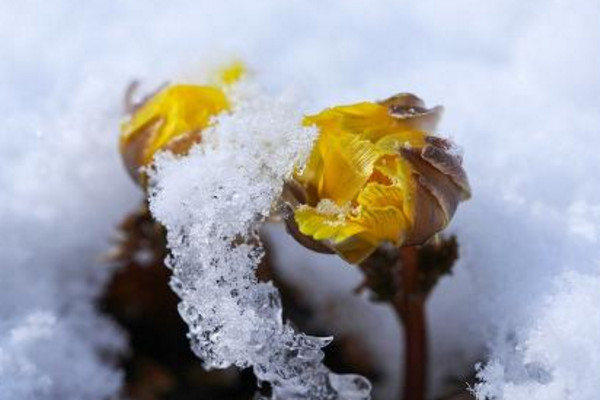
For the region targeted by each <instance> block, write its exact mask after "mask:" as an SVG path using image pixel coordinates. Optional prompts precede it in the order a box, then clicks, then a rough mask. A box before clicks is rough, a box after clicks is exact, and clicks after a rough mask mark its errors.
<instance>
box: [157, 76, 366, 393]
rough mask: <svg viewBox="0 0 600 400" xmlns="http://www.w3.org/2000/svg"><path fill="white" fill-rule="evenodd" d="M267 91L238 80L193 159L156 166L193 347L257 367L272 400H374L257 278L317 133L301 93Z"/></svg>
mask: <svg viewBox="0 0 600 400" xmlns="http://www.w3.org/2000/svg"><path fill="white" fill-rule="evenodd" d="M260 93H261V92H260V90H258V89H257V88H255V87H252V86H250V85H245V84H243V83H242V84H240V85H239V87H238V88H236V89H234V90H233V92H232V93H231V94H230V97H231V98H232V100H231V101H232V103H233V105H234V109H233V110H232V113H231V114H225V115H222V116H220V117H218V118H217V120H216V122H215V125H214V127H211V128H209V129H206V130H205V131H204V132H203V138H202V143H201V144H200V145H197V146H196V147H195V148H193V149H192V150H191V151H190V154H189V155H188V156H187V157H182V158H176V157H173V156H172V155H170V154H164V155H162V156H159V157H157V160H156V162H155V165H154V168H155V170H154V171H152V172H151V174H150V177H151V181H152V182H153V184H152V190H151V195H150V210H151V211H152V214H153V215H154V217H155V218H156V219H157V220H158V221H160V222H161V223H162V224H163V225H164V226H165V227H166V228H167V239H168V246H169V249H170V251H171V254H172V255H171V256H170V257H169V259H168V261H167V263H168V265H169V267H170V268H172V269H173V277H172V279H171V287H172V288H173V290H174V291H175V292H176V293H177V294H178V295H179V297H180V298H181V302H180V304H179V312H180V314H181V316H182V318H183V319H184V320H185V321H186V322H187V324H188V326H189V338H190V341H191V343H192V349H193V350H194V352H195V353H196V354H197V355H198V357H200V358H201V359H202V361H203V363H204V365H205V367H207V368H226V367H229V366H231V365H235V366H237V367H240V368H246V367H252V368H253V370H254V373H255V375H256V376H257V378H258V379H259V380H261V381H266V382H269V383H271V385H272V387H273V396H272V398H273V399H357V400H359V399H368V398H369V392H370V384H369V382H368V381H367V380H366V379H365V378H362V377H359V376H357V375H336V374H333V373H331V371H329V370H328V369H327V367H325V366H324V365H323V364H322V362H321V361H322V359H323V357H324V354H323V352H322V351H321V348H322V347H324V346H326V345H327V344H329V343H330V341H331V338H327V337H325V338H320V337H313V336H307V335H305V334H303V333H299V332H295V331H294V328H293V327H292V326H291V325H289V324H286V323H284V321H283V318H282V306H281V298H280V295H279V293H278V291H277V289H275V288H274V287H273V285H272V284H271V283H268V282H267V283H265V282H258V281H257V279H256V276H255V271H256V268H257V267H258V265H259V263H260V261H261V259H262V257H263V254H264V249H263V248H262V246H261V245H260V243H258V242H259V239H258V229H259V228H260V225H261V223H262V222H264V220H266V218H267V217H268V216H269V215H270V214H271V210H272V208H273V207H274V206H275V205H276V204H277V199H278V198H279V196H280V195H281V191H282V189H283V184H284V182H285V180H286V179H289V178H290V177H291V175H292V172H293V170H294V167H295V166H296V165H303V164H304V163H305V162H306V159H307V157H308V154H309V152H310V149H311V147H312V145H313V143H314V141H315V138H316V133H317V132H316V130H315V129H313V128H304V127H303V126H302V123H301V121H302V114H300V113H299V112H298V110H296V105H297V104H298V102H297V101H291V100H285V99H271V98H269V97H265V96H261V94H260Z"/></svg>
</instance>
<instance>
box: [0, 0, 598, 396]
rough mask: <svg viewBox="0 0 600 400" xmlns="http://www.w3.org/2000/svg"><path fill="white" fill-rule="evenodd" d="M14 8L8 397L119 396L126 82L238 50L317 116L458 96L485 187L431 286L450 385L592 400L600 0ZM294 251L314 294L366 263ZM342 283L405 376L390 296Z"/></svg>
mask: <svg viewBox="0 0 600 400" xmlns="http://www.w3.org/2000/svg"><path fill="white" fill-rule="evenodd" d="M0 8H1V12H0V35H1V37H2V40H1V41H0V60H1V61H0V106H1V107H2V110H3V118H2V120H1V121H0V128H1V129H0V166H2V168H0V185H1V187H2V189H1V190H0V221H1V226H2V228H0V229H1V230H2V246H1V247H0V260H1V264H0V289H1V290H0V327H1V328H0V399H5V398H6V399H40V398H41V399H56V398H61V399H99V398H106V397H109V396H111V395H114V394H116V393H118V390H119V385H120V372H119V371H118V370H116V369H115V368H114V367H113V364H112V362H111V361H110V360H109V361H107V360H106V359H105V358H104V357H103V356H102V357H101V356H100V354H106V353H107V352H108V353H112V354H115V353H116V352H118V351H121V350H122V349H123V348H124V340H123V337H122V335H121V334H119V333H118V329H116V328H115V327H114V325H113V324H112V323H110V322H109V321H107V320H106V319H104V318H103V317H102V316H101V315H99V314H98V312H97V310H95V308H94V299H95V297H96V296H97V294H98V293H99V292H100V291H101V288H102V285H103V283H104V282H105V281H106V279H108V275H109V272H110V271H109V270H108V269H106V268H105V267H102V266H100V265H99V262H98V259H99V258H100V257H101V256H102V254H103V252H105V251H106V250H107V248H108V244H107V243H108V240H109V237H110V234H111V231H112V228H113V227H114V225H115V224H116V223H117V221H118V220H119V219H120V218H121V217H122V216H123V215H125V214H126V213H127V211H128V210H129V209H131V208H133V207H134V206H135V204H136V202H137V201H138V196H139V195H140V194H139V193H138V192H136V190H135V188H134V187H133V185H132V184H131V183H129V182H128V181H127V177H126V175H125V172H124V170H123V167H122V166H121V165H120V161H119V159H118V155H117V154H116V135H117V132H116V129H117V126H118V124H119V112H120V111H119V106H120V100H121V97H120V96H121V94H122V91H123V88H124V87H125V86H126V85H127V83H128V81H129V80H130V79H132V78H141V79H142V80H143V82H144V83H145V84H146V87H147V88H149V90H151V89H152V88H154V87H156V86H158V85H160V84H161V83H163V82H164V81H167V80H177V79H182V80H188V81H195V80H197V78H198V77H199V76H201V75H202V73H203V72H204V71H206V70H208V69H210V67H211V65H218V64H220V63H222V62H223V61H226V60H228V59H231V58H240V59H243V60H246V61H247V62H248V64H249V65H250V67H251V69H253V70H254V71H255V72H256V75H255V76H256V79H257V80H258V81H259V83H260V84H261V85H262V87H264V88H266V89H265V91H266V92H268V93H274V94H276V95H277V94H279V93H282V92H284V91H286V90H288V89H290V88H291V90H292V91H294V92H295V93H296V95H297V97H299V98H302V99H303V102H302V103H301V104H299V105H298V107H297V110H296V111H297V112H300V113H304V112H314V111H318V110H320V109H321V108H323V107H327V106H331V105H335V104H342V103H345V102H352V101H360V100H368V99H380V98H385V97H387V96H389V95H391V94H393V93H394V92H397V91H412V92H414V93H417V94H418V95H419V96H420V97H422V98H423V99H425V100H426V101H427V103H428V104H431V105H434V104H443V105H444V106H445V109H446V112H445V115H444V118H443V120H442V126H441V128H442V129H441V132H442V133H444V134H448V135H450V136H452V137H453V139H454V140H455V141H456V142H457V143H458V144H460V145H461V147H462V148H463V149H464V157H465V166H466V170H467V172H468V173H469V177H470V182H471V185H472V188H473V199H472V200H470V201H469V202H468V203H465V204H463V205H461V207H460V208H459V210H458V212H457V215H456V218H455V221H454V223H453V225H452V227H451V230H452V231H453V232H455V233H456V234H457V235H458V239H459V243H460V245H461V259H460V261H459V263H458V264H457V266H456V271H455V274H454V276H452V277H449V278H447V279H444V280H443V281H442V282H441V283H440V287H439V288H438V290H437V291H436V293H435V294H434V296H433V298H432V299H431V302H430V304H429V312H430V323H431V325H432V330H433V332H432V337H431V345H432V359H433V360H432V365H434V370H433V371H432V384H433V387H434V388H435V390H438V389H439V388H440V387H441V385H442V381H443V379H444V378H445V377H447V376H448V375H449V374H453V375H468V374H469V373H470V372H473V371H474V369H473V364H474V363H475V361H477V360H480V361H482V362H483V364H482V368H483V369H482V370H480V372H479V376H480V377H481V378H482V379H484V381H483V383H482V384H481V385H480V386H477V387H476V390H477V391H478V393H479V396H480V398H481V399H483V398H484V397H485V396H492V395H493V396H496V397H497V398H499V399H507V400H511V399H520V398H531V399H537V398H544V399H554V398H557V399H562V398H570V399H576V400H587V399H593V398H594V397H593V395H592V393H594V392H598V390H600V381H599V380H598V379H597V378H596V377H595V376H594V375H593V372H594V371H597V370H598V369H600V361H599V360H598V359H597V357H596V355H597V354H598V353H599V352H598V348H597V346H598V343H600V333H598V332H600V330H598V329H597V326H598V322H597V318H598V313H597V312H596V311H595V307H594V306H595V305H597V304H600V299H598V290H597V289H598V288H597V285H598V279H599V277H600V268H599V267H600V266H599V260H600V257H599V254H598V253H599V250H598V248H600V247H599V246H598V242H599V240H600V236H599V232H598V229H599V228H598V227H599V226H600V212H599V211H598V210H600V191H599V190H598V187H599V183H600V182H598V177H597V176H598V174H597V173H596V171H597V170H598V167H599V166H600V165H599V160H600V159H599V158H598V155H597V148H598V147H599V145H600V143H599V141H600V135H599V131H600V116H599V115H598V112H597V110H598V105H599V100H600V74H599V73H598V71H600V49H599V48H598V43H599V42H600V29H599V28H598V26H597V21H598V19H599V17H600V4H599V3H598V2H597V1H593V0H588V1H586V0H574V1H542V0H533V1H529V2H522V1H516V0H503V1H497V2H493V3H491V2H476V1H472V0H459V1H455V2H451V3H450V2H444V1H428V0H425V1H416V2H402V3H400V2H398V3H392V2H386V1H380V2H377V1H373V2H368V3H366V2H364V3H363V2H359V1H322V2H318V3H312V4H310V3H306V2H301V1H289V2H285V3H282V2H277V1H274V0H272V1H271V0H267V1H261V2H251V1H243V0H239V1H233V2H219V3H217V2H209V1H206V2H196V1H194V2H192V1H173V2H170V3H169V5H168V6H166V5H164V3H163V2H152V1H150V2H143V3H139V2H123V3H111V2H103V1H89V2H86V3H85V4H82V3H80V2H72V1H66V0H65V1H59V0H56V1H47V2H41V1H35V0H30V1H22V2H8V1H6V2H3V4H1V5H0ZM182 186H184V185H183V183H182ZM280 244H282V245H285V246H287V245H288V244H289V241H284V240H282V241H281V243H280ZM290 246H291V244H290ZM280 254H281V253H280ZM289 254H290V256H289V259H288V260H286V261H287V262H285V266H284V268H285V270H286V273H287V274H288V276H292V277H294V279H296V280H298V281H299V282H301V283H303V284H304V286H305V287H310V288H312V289H313V290H314V291H315V292H318V293H316V294H315V296H314V297H315V301H317V300H319V299H321V300H323V302H327V301H333V300H332V299H333V298H334V297H335V296H336V295H341V294H343V293H348V291H349V290H350V288H352V287H353V285H355V284H356V282H357V281H358V280H359V279H360V277H359V276H358V275H357V274H356V272H355V271H353V270H350V269H348V267H347V266H344V265H340V264H341V263H339V262H338V261H335V262H334V261H332V258H331V257H320V258H318V260H320V261H319V264H318V265H311V266H309V265H308V264H311V263H312V264H315V263H316V262H317V261H313V259H312V258H307V256H306V254H305V253H301V252H300V251H298V252H296V251H294V252H290V253H289ZM292 254H297V257H296V256H292ZM314 260H316V259H314ZM282 263H283V261H282ZM301 265H304V267H302V266H301ZM295 266H300V268H304V269H300V270H294V269H293V268H294V267H295ZM329 267H331V268H329ZM307 269H309V270H310V271H311V273H310V274H308V273H307V274H303V273H300V272H299V271H306V270H307ZM339 298H340V297H338V299H339ZM345 299H346V300H338V303H340V304H339V309H340V310H346V312H345V313H344V312H342V311H339V312H338V316H339V318H336V320H337V322H335V321H334V322H335V323H336V324H338V326H339V328H340V329H350V328H348V327H349V326H350V325H355V324H354V322H355V321H357V320H359V318H357V317H356V316H362V318H360V319H362V320H363V321H364V322H365V325H366V326H364V327H363V328H362V329H360V328H356V327H353V328H351V329H357V330H361V332H366V333H367V335H366V336H368V339H366V340H367V341H368V342H369V343H370V347H371V348H372V349H373V350H374V351H375V354H379V355H383V356H385V355H389V354H391V355H392V357H390V358H393V359H394V360H391V361H390V364H389V365H387V366H385V368H386V374H385V375H386V376H388V377H390V378H391V379H392V380H393V379H395V377H397V376H400V374H399V370H400V368H401V367H400V366H399V364H398V363H397V361H396V360H399V359H400V356H401V351H402V349H401V348H399V345H398V343H400V338H399V337H398V336H397V335H398V332H397V328H396V327H395V325H394V324H395V321H394V319H393V315H392V314H391V312H389V310H386V309H385V308H384V307H382V306H371V305H369V304H367V302H366V301H364V300H363V299H358V300H357V299H356V297H352V296H351V295H348V296H347V297H346V298H345ZM341 303H343V304H341ZM348 311H350V312H348ZM348 314H349V315H352V316H353V317H354V318H350V320H349V319H348V318H347V317H346V318H344V317H343V315H348ZM369 325H370V326H373V325H374V326H377V327H378V328H377V329H376V332H373V330H372V329H369ZM91 332H93V334H92V333H91ZM436 332H437V333H436ZM109 358H110V357H109ZM73 360H77V361H73ZM92 382H93V383H94V384H92ZM83 383H85V384H83ZM396 390H397V388H396V387H394V385H393V383H388V385H387V388H386V389H385V391H382V392H379V393H376V395H378V396H380V398H393V397H392V396H394V393H395V391H396Z"/></svg>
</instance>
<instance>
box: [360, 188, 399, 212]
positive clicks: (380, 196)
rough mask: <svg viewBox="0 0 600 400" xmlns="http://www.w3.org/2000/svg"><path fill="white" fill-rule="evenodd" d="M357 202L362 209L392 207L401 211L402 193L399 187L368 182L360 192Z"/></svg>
mask: <svg viewBox="0 0 600 400" xmlns="http://www.w3.org/2000/svg"><path fill="white" fill-rule="evenodd" d="M357 201H358V204H360V205H361V206H363V207H364V208H371V207H386V206H393V207H397V208H400V209H401V208H402V203H403V202H404V193H403V190H402V188H401V187H400V186H399V185H383V184H381V183H377V182H370V183H368V184H367V185H366V186H365V188H364V189H363V190H362V191H361V192H360V194H359V195H358V198H357Z"/></svg>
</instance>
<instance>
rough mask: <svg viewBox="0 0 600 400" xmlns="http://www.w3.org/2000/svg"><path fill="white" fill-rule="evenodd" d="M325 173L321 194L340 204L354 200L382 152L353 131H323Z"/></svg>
mask: <svg viewBox="0 0 600 400" xmlns="http://www.w3.org/2000/svg"><path fill="white" fill-rule="evenodd" d="M321 134H322V135H323V143H324V148H323V149H322V150H321V151H323V153H322V158H323V173H322V176H321V181H320V183H319V197H320V198H322V199H331V200H333V201H335V202H336V203H338V204H343V203H346V202H348V201H351V200H353V199H354V198H355V197H356V195H357V194H358V192H359V191H360V189H361V188H362V187H363V185H364V184H365V183H367V181H368V180H369V177H370V175H371V174H372V172H373V165H374V164H375V162H376V161H377V159H378V158H379V156H380V154H379V152H378V151H377V149H376V147H375V146H374V145H373V144H372V143H370V142H369V141H366V140H361V139H360V138H359V137H358V136H355V135H351V134H334V133H330V132H328V131H325V132H322V133H321Z"/></svg>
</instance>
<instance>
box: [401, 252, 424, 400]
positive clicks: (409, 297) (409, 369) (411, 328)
mask: <svg viewBox="0 0 600 400" xmlns="http://www.w3.org/2000/svg"><path fill="white" fill-rule="evenodd" d="M398 263H399V265H398V274H399V278H400V279H399V283H400V284H401V285H402V290H400V291H399V293H398V294H397V296H396V298H395V300H394V309H395V311H396V314H397V315H398V317H399V319H400V320H401V322H402V325H403V326H404V342H405V362H404V391H403V395H402V399H403V400H425V392H426V382H427V327H426V318H425V297H426V296H425V295H424V294H423V292H422V289H421V287H420V282H419V253H418V248H417V247H416V246H409V247H404V248H402V249H400V257H399V258H398Z"/></svg>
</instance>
